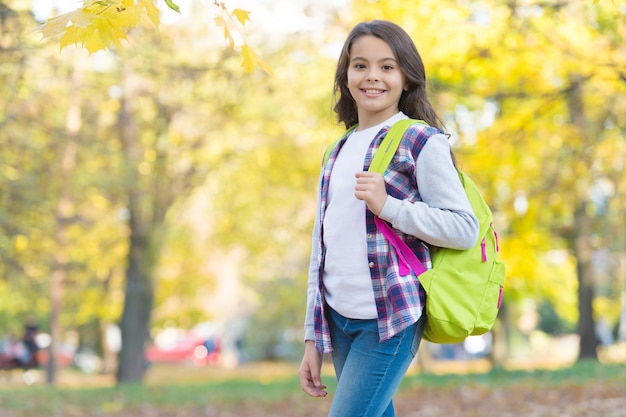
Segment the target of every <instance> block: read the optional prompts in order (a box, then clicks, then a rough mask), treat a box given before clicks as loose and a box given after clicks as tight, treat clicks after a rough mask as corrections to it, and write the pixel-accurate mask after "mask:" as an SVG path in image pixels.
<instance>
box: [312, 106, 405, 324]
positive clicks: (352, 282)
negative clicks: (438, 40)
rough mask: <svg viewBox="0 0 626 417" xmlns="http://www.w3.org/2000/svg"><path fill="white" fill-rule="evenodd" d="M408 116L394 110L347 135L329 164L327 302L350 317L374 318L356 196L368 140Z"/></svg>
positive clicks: (361, 217)
mask: <svg viewBox="0 0 626 417" xmlns="http://www.w3.org/2000/svg"><path fill="white" fill-rule="evenodd" d="M403 118H406V116H405V115H404V114H403V113H398V114H396V115H395V116H393V117H391V118H390V119H388V120H386V121H384V122H383V123H380V124H379V125H376V126H373V127H370V128H367V129H364V130H361V131H355V132H352V133H351V134H350V136H349V137H348V139H347V140H346V142H345V143H344V145H343V146H342V148H341V151H340V152H339V155H338V156H337V160H336V161H335V164H334V165H333V172H332V174H331V176H330V183H329V186H328V202H327V208H326V213H325V217H324V245H325V246H326V258H325V264H324V265H325V268H324V287H325V289H326V294H325V295H326V302H327V303H328V304H329V305H330V306H331V307H332V308H333V309H334V310H335V311H337V312H338V313H339V314H341V315H343V316H346V317H350V318H354V319H374V318H377V317H378V314H377V311H376V304H375V301H374V290H373V288H372V279H371V275H370V269H369V265H368V259H367V238H366V236H365V234H366V223H365V211H366V204H365V202H364V201H361V200H358V199H357V198H356V197H355V196H354V187H355V186H356V176H355V174H356V173H357V172H360V171H363V164H364V162H365V156H366V154H367V150H368V148H369V146H370V143H371V142H372V140H374V138H375V137H376V135H377V134H378V132H379V131H380V130H381V129H382V128H383V127H385V126H391V125H393V124H394V123H395V122H396V121H397V120H400V119H403Z"/></svg>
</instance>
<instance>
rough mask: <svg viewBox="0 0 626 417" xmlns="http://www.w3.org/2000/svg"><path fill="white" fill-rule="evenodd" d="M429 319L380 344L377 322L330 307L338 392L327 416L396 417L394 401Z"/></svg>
mask: <svg viewBox="0 0 626 417" xmlns="http://www.w3.org/2000/svg"><path fill="white" fill-rule="evenodd" d="M425 320H426V317H425V316H422V318H421V319H420V320H419V321H418V322H417V323H415V324H413V325H412V326H410V327H408V328H407V329H405V330H403V331H402V332H400V333H398V334H396V335H395V336H394V337H392V338H391V339H389V340H387V341H385V342H383V343H380V342H379V338H378V324H377V320H375V319H373V320H356V319H349V318H346V317H343V316H342V315H341V314H339V313H337V312H336V311H335V310H333V309H332V308H330V307H328V322H329V325H330V336H331V340H332V344H333V354H332V357H333V364H334V366H335V373H336V375H337V381H338V384H337V390H336V391H335V394H334V398H333V403H332V405H331V407H330V411H329V413H328V417H393V416H395V412H394V409H393V403H392V401H391V400H392V398H393V395H394V394H395V392H396V390H397V389H398V386H399V385H400V382H402V378H403V377H404V374H405V373H406V371H407V369H408V368H409V365H410V364H411V361H412V360H413V358H414V357H415V354H416V353H417V348H418V347H419V343H420V341H421V339H422V333H423V332H424V324H425Z"/></svg>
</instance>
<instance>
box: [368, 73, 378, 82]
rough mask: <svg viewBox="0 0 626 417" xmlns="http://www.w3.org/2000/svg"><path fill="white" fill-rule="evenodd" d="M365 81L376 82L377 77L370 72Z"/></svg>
mask: <svg viewBox="0 0 626 417" xmlns="http://www.w3.org/2000/svg"><path fill="white" fill-rule="evenodd" d="M367 81H368V82H376V81H378V75H377V74H376V73H373V72H370V73H369V74H368V75H367Z"/></svg>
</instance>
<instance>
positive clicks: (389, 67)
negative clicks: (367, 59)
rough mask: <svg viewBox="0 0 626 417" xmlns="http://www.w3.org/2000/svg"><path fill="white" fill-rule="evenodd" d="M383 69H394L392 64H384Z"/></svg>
mask: <svg viewBox="0 0 626 417" xmlns="http://www.w3.org/2000/svg"><path fill="white" fill-rule="evenodd" d="M383 69H384V70H385V71H391V70H392V69H393V67H392V66H391V65H383Z"/></svg>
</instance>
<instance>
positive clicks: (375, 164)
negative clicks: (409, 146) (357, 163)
mask: <svg viewBox="0 0 626 417" xmlns="http://www.w3.org/2000/svg"><path fill="white" fill-rule="evenodd" d="M415 123H421V124H423V125H426V126H428V123H426V122H425V121H423V120H415V119H402V120H398V121H397V122H395V123H394V124H393V126H391V128H389V131H388V132H387V134H386V135H385V137H384V139H383V141H382V142H381V144H380V146H379V147H378V149H377V150H376V153H375V154H374V158H373V159H372V163H371V164H370V167H369V169H368V171H372V172H380V173H381V174H383V175H384V174H385V171H386V170H387V167H388V166H389V163H390V162H391V160H392V159H393V156H394V155H395V154H396V150H398V146H400V142H402V136H404V132H405V131H406V130H407V129H408V127H409V126H411V125H414V124H415Z"/></svg>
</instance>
